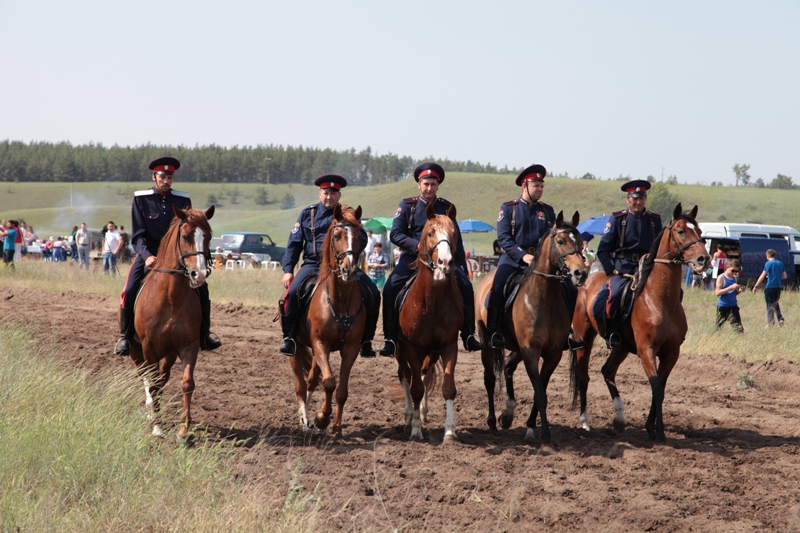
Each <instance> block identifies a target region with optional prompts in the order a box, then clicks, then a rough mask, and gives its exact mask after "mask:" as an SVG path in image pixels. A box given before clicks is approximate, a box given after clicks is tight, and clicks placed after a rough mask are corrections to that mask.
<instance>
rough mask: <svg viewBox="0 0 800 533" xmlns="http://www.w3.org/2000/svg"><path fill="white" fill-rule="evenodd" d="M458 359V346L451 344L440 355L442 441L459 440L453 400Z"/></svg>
mask: <svg viewBox="0 0 800 533" xmlns="http://www.w3.org/2000/svg"><path fill="white" fill-rule="evenodd" d="M457 359H458V344H457V343H453V344H451V345H450V346H448V347H447V349H446V350H445V352H444V354H443V355H442V366H444V377H443V379H442V396H443V397H444V405H445V410H446V416H445V420H444V441H445V442H448V441H457V440H460V439H459V438H458V435H457V434H456V419H455V408H454V407H455V399H456V392H457V391H456V379H455V373H456V361H457Z"/></svg>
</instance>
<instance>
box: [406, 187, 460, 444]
mask: <svg viewBox="0 0 800 533" xmlns="http://www.w3.org/2000/svg"><path fill="white" fill-rule="evenodd" d="M425 215H426V216H427V218H428V221H427V222H426V223H425V226H424V227H423V228H422V234H421V235H420V241H419V246H418V247H417V261H416V269H417V275H416V277H415V278H414V281H413V282H412V283H411V286H410V287H409V289H408V294H407V295H406V298H405V303H404V304H403V307H402V309H401V310H400V313H399V315H398V322H399V328H398V343H397V355H396V356H395V358H396V359H397V367H398V368H397V377H398V379H399V380H400V384H401V385H402V386H403V393H404V395H405V400H406V402H405V409H404V411H403V414H404V416H405V427H406V429H408V428H411V439H418V440H423V435H422V423H423V422H427V421H428V420H427V419H428V393H429V392H430V390H431V389H432V388H433V386H434V384H435V382H436V379H435V378H436V363H437V362H438V361H439V360H440V359H441V362H442V367H443V369H444V378H443V380H442V396H444V401H445V410H446V416H445V422H444V440H445V441H451V440H458V435H457V434H456V422H455V412H454V402H455V397H456V382H455V368H456V359H457V357H458V330H459V328H460V327H461V324H462V323H463V317H464V314H463V309H464V302H463V300H462V298H461V293H460V292H459V290H458V286H457V285H456V276H455V268H457V267H456V265H455V260H454V252H455V250H456V247H457V245H458V238H459V233H458V230H457V226H456V221H455V220H456V207H455V206H454V205H451V206H450V207H449V208H448V210H447V215H437V214H436V212H435V211H434V206H433V203H429V204H428V207H427V208H426V209H425Z"/></svg>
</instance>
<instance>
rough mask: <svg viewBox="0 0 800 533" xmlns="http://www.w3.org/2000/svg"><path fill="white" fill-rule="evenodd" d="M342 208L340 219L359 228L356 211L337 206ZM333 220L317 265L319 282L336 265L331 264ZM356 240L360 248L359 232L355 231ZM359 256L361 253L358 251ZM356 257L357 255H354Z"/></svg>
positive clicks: (326, 276)
mask: <svg viewBox="0 0 800 533" xmlns="http://www.w3.org/2000/svg"><path fill="white" fill-rule="evenodd" d="M339 206H340V207H341V208H342V218H344V220H345V221H346V222H347V223H348V224H352V225H353V226H355V227H356V228H357V229H360V228H361V221H360V220H358V219H357V218H356V210H355V209H353V208H352V207H350V206H349V205H347V204H339ZM335 223H336V222H335V219H334V221H332V223H331V226H330V227H329V228H328V233H326V234H325V240H324V241H323V243H322V260H321V261H320V263H319V277H318V278H317V279H318V280H319V281H324V280H325V279H326V278H328V277H329V276H330V275H331V274H332V273H333V272H332V268H336V265H333V264H332V263H331V261H332V259H331V239H333V225H334V224H335ZM356 239H357V240H358V245H359V246H361V232H360V231H357V235H356ZM358 253H359V254H360V253H361V251H360V250H359V252H358ZM356 256H358V254H356Z"/></svg>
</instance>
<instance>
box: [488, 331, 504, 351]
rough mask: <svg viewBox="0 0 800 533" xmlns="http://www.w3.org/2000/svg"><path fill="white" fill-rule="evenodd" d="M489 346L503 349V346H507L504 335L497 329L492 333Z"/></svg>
mask: <svg viewBox="0 0 800 533" xmlns="http://www.w3.org/2000/svg"><path fill="white" fill-rule="evenodd" d="M489 346H491V347H492V348H495V349H497V350H502V349H503V348H505V347H506V340H505V339H504V338H503V336H502V335H500V333H499V332H497V331H495V332H494V333H492V337H491V339H490V340H489Z"/></svg>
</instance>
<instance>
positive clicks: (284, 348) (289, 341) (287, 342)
mask: <svg viewBox="0 0 800 533" xmlns="http://www.w3.org/2000/svg"><path fill="white" fill-rule="evenodd" d="M295 350H297V345H296V344H295V342H294V339H293V338H291V337H284V338H283V344H281V347H280V351H281V353H282V354H283V355H287V356H292V355H294V352H295Z"/></svg>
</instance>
